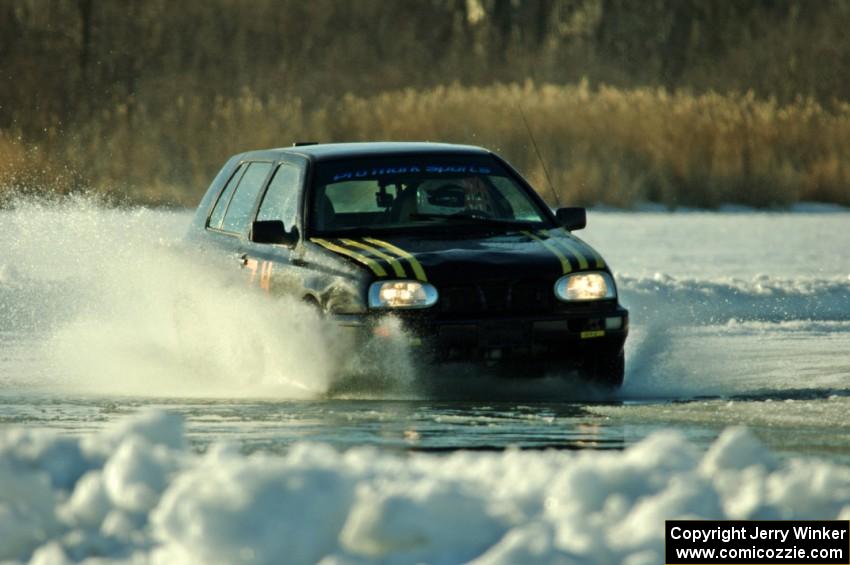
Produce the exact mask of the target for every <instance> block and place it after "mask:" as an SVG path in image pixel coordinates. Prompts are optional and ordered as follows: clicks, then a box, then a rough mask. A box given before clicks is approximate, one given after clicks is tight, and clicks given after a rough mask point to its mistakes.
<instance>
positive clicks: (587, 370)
mask: <svg viewBox="0 0 850 565" xmlns="http://www.w3.org/2000/svg"><path fill="white" fill-rule="evenodd" d="M625 373H626V354H625V352H624V351H623V350H622V349H621V350H619V351H600V352H599V353H598V354H597V355H593V356H592V357H588V358H586V359H585V362H584V363H583V367H582V374H583V376H584V377H585V378H586V379H587V380H588V381H590V382H592V383H594V384H597V385H599V386H603V387H605V388H612V389H614V388H620V387H621V386H623V378H624V377H625Z"/></svg>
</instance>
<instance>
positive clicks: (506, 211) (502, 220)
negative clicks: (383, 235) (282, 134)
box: [310, 155, 550, 234]
mask: <svg viewBox="0 0 850 565" xmlns="http://www.w3.org/2000/svg"><path fill="white" fill-rule="evenodd" d="M310 210H311V214H310V216H311V218H310V219H311V224H310V225H311V227H312V229H313V230H314V232H316V233H321V234H332V233H348V232H353V231H362V232H368V231H386V230H391V231H395V230H401V231H404V230H428V229H435V228H436V229H439V230H441V231H443V230H460V229H470V228H473V229H477V228H482V227H483V228H487V229H508V230H510V229H528V228H532V227H540V226H541V225H546V226H548V224H549V222H550V220H549V219H548V218H547V217H546V216H545V215H544V213H543V212H542V210H541V206H540V205H539V204H538V202H537V201H536V200H535V199H534V198H533V197H532V196H531V195H530V194H529V191H528V190H527V189H526V188H525V187H524V186H523V185H521V184H520V183H519V182H518V181H517V180H516V179H515V178H514V177H513V175H512V174H511V173H509V172H508V171H507V170H506V169H505V167H503V166H502V165H501V164H500V163H499V162H498V161H496V160H495V159H493V158H492V157H489V156H480V155H469V156H428V155H422V156H410V157H394V158H372V159H352V160H338V161H330V162H319V163H317V165H316V170H315V174H314V182H313V192H312V200H311V206H310Z"/></svg>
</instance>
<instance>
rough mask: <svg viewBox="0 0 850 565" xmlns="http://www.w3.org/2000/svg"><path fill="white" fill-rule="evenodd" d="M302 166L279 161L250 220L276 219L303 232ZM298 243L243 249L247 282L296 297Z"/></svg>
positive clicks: (298, 285)
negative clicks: (248, 275) (301, 224)
mask: <svg viewBox="0 0 850 565" xmlns="http://www.w3.org/2000/svg"><path fill="white" fill-rule="evenodd" d="M304 178H305V166H304V164H303V163H299V162H297V161H282V162H280V163H278V164H277V166H276V167H275V168H274V170H273V171H272V173H271V178H270V180H269V182H268V185H267V187H266V189H265V191H264V192H263V194H262V197H261V199H260V201H259V203H258V205H257V208H256V214H255V216H254V219H256V220H257V221H269V220H279V221H281V222H283V226H284V229H285V230H287V231H291V230H292V229H293V228H294V229H298V230H299V231H301V233H303V230H301V226H300V209H301V202H302V193H303V185H304ZM298 249H299V247H298V244H296V245H295V246H289V245H285V244H272V243H255V242H252V241H248V242H247V243H246V246H245V257H244V265H245V268H246V269H248V271H249V272H250V277H251V281H252V282H253V283H256V284H258V285H259V286H260V288H261V289H263V290H264V291H266V292H272V290H274V291H275V292H284V293H289V294H294V295H297V294H298V293H299V291H300V290H301V289H302V288H303V281H302V280H301V276H300V275H299V273H298V271H299V269H298V265H299V263H300V262H299V261H298V260H297V256H298Z"/></svg>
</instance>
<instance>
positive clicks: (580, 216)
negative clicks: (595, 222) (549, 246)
mask: <svg viewBox="0 0 850 565" xmlns="http://www.w3.org/2000/svg"><path fill="white" fill-rule="evenodd" d="M555 217H556V218H558V222H560V223H561V225H562V226H564V227H565V228H567V229H568V230H570V231H573V230H580V229H583V228H584V227H585V226H586V225H587V211H586V210H585V209H584V208H558V210H557V211H555Z"/></svg>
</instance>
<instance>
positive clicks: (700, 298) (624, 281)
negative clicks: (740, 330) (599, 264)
mask: <svg viewBox="0 0 850 565" xmlns="http://www.w3.org/2000/svg"><path fill="white" fill-rule="evenodd" d="M618 284H619V290H620V295H621V298H622V299H623V301H624V302H625V303H626V304H627V305H628V306H629V307H631V308H632V309H633V310H635V311H633V313H632V317H633V318H640V319H646V318H651V317H652V315H653V314H654V313H655V312H658V311H661V310H663V312H661V314H662V315H663V317H664V318H665V319H666V320H667V321H669V320H670V319H671V318H672V319H675V320H676V321H679V322H690V323H695V324H710V323H713V324H716V323H725V322H728V321H730V320H757V321H765V322H784V321H789V320H828V321H846V320H850V277H841V278H839V277H835V278H828V279H822V278H812V279H801V278H800V279H782V278H777V277H769V276H757V277H754V278H752V279H749V280H744V279H731V278H730V279H726V280H704V279H693V278H683V277H671V276H669V275H665V274H660V273H658V274H655V275H654V276H651V277H630V276H621V277H618Z"/></svg>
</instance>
